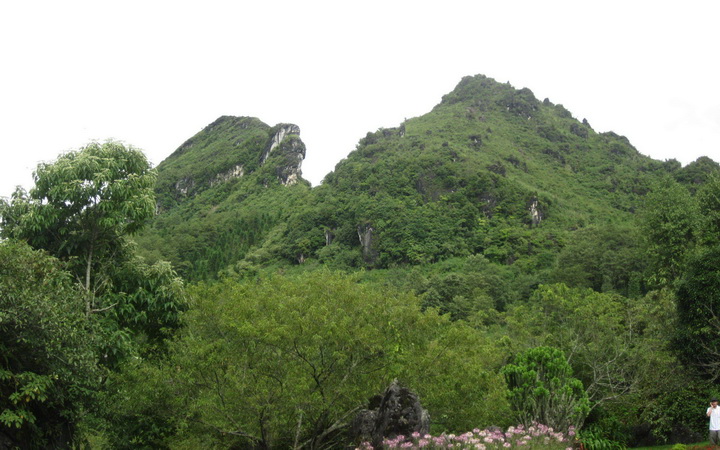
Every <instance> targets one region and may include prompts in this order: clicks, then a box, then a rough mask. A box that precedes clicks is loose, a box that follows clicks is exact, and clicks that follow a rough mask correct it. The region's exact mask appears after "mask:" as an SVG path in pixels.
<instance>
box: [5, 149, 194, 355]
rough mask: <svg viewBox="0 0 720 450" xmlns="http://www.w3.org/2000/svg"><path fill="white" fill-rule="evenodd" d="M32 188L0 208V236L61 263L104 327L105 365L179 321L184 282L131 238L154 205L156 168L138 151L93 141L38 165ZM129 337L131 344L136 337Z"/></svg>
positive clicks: (155, 338) (89, 312)
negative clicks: (145, 257) (141, 254)
mask: <svg viewBox="0 0 720 450" xmlns="http://www.w3.org/2000/svg"><path fill="white" fill-rule="evenodd" d="M34 178H35V187H34V188H32V189H31V190H30V192H29V193H26V192H24V191H22V190H18V191H17V192H16V193H15V194H14V195H13V197H12V199H11V200H10V201H9V202H5V203H4V204H3V205H1V207H0V216H1V217H2V222H3V228H2V230H1V231H2V236H5V237H11V238H14V239H20V240H25V241H27V242H28V243H29V244H30V245H31V246H33V247H34V248H38V249H44V250H47V251H48V252H49V253H51V254H52V255H54V256H56V257H57V258H59V259H61V260H63V261H65V262H66V263H67V267H68V269H69V270H70V271H71V273H73V275H74V276H75V279H76V280H77V282H78V284H79V286H81V287H82V292H83V297H84V300H85V314H86V316H87V317H88V318H90V317H91V316H96V317H95V318H94V319H93V320H94V321H96V322H99V323H101V324H102V327H101V330H102V333H103V335H104V339H103V341H104V342H105V345H106V346H107V351H106V352H105V354H106V355H107V356H106V358H105V359H104V363H105V364H110V365H112V364H114V361H116V360H117V359H118V358H121V357H124V356H123V355H125V356H126V355H127V354H128V353H131V352H133V351H135V350H134V348H135V347H136V346H137V344H138V343H140V344H141V345H142V344H144V343H147V342H148V340H149V341H150V343H152V344H153V345H156V344H159V343H160V342H161V341H162V339H164V337H166V336H165V334H164V333H163V330H167V329H172V328H174V327H177V326H178V325H179V319H178V314H179V312H180V311H181V310H182V309H184V307H185V298H184V296H183V292H182V283H181V282H180V280H179V279H178V278H177V276H176V275H175V273H174V271H172V269H171V268H170V267H169V266H168V265H167V264H163V263H156V264H155V265H152V266H149V265H147V264H145V263H144V262H143V261H141V260H140V259H138V258H137V257H136V256H135V254H136V252H135V248H134V247H133V246H132V245H130V244H129V241H128V236H129V235H130V234H132V233H134V232H136V231H137V230H139V229H140V228H141V227H142V226H143V225H144V224H145V223H146V222H147V221H148V219H150V218H151V217H152V216H153V214H154V210H155V200H154V193H153V183H154V181H155V172H154V171H153V170H152V169H151V168H150V165H149V163H148V161H147V159H146V158H145V155H144V154H143V153H142V152H141V151H140V150H138V149H135V148H132V147H125V146H124V145H123V144H121V143H118V142H112V141H110V142H106V143H103V144H99V143H92V144H89V145H88V146H86V147H84V148H82V149H80V150H77V151H72V152H69V153H66V154H63V155H61V156H60V157H59V158H58V159H57V160H56V161H55V162H52V163H43V164H40V165H39V166H38V168H37V170H36V171H35V174H34ZM99 313H102V314H99ZM133 340H134V341H135V342H133Z"/></svg>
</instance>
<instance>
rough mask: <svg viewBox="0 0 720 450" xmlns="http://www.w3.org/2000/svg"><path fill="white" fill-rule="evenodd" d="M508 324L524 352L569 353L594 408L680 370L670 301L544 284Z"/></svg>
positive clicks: (513, 312)
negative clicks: (670, 344)
mask: <svg viewBox="0 0 720 450" xmlns="http://www.w3.org/2000/svg"><path fill="white" fill-rule="evenodd" d="M506 320H507V330H508V333H509V336H510V337H511V338H512V339H513V341H514V342H516V343H518V344H519V345H520V348H525V347H526V346H552V347H555V348H558V349H560V350H562V351H563V352H564V353H565V355H566V357H567V360H568V362H569V363H570V365H571V366H572V368H573V371H574V373H575V376H576V377H577V378H579V379H580V380H581V381H582V382H583V384H584V386H585V389H586V391H587V393H588V397H589V399H590V401H591V402H592V403H591V407H592V408H593V409H595V408H597V407H598V406H602V405H604V404H606V403H612V402H617V401H622V400H623V399H626V398H629V397H628V396H629V395H631V394H634V393H637V392H638V391H639V390H640V389H641V388H642V387H643V386H648V385H650V384H658V380H657V377H654V376H653V375H654V374H657V373H658V371H660V372H661V373H666V374H669V373H670V372H672V371H673V370H674V369H673V367H674V366H677V364H676V361H675V359H674V358H672V357H671V355H670V354H669V349H668V348H666V344H665V343H666V342H667V341H668V340H669V337H670V333H669V330H670V329H672V327H671V325H670V324H672V323H673V320H674V311H673V305H672V302H671V301H670V300H669V299H668V298H667V297H666V296H659V295H650V294H649V295H648V296H646V297H642V298H638V299H633V300H629V299H627V298H625V297H622V296H620V295H617V294H611V293H599V292H595V291H593V290H591V289H581V288H568V287H567V286H565V285H563V284H555V285H542V286H540V287H539V288H538V289H537V290H536V291H535V293H534V294H533V296H532V298H531V300H530V301H529V302H527V303H525V304H518V305H514V306H513V307H512V308H510V309H509V311H508V313H507V319H506ZM656 321H658V322H657V323H656ZM659 324H662V325H659Z"/></svg>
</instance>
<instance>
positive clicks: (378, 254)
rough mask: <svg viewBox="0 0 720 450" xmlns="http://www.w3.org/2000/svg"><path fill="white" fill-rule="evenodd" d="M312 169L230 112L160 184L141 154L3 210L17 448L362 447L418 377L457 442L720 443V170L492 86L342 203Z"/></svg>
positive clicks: (340, 173) (413, 126) (99, 149)
mask: <svg viewBox="0 0 720 450" xmlns="http://www.w3.org/2000/svg"><path fill="white" fill-rule="evenodd" d="M307 151H310V152H311V151H312V149H311V148H310V149H307ZM305 153H306V148H305V144H304V143H303V142H302V140H301V138H300V128H299V127H298V126H297V125H293V124H277V125H275V126H270V125H267V124H265V123H263V122H262V121H261V120H259V119H257V118H251V117H228V116H223V117H220V118H219V119H217V120H216V121H215V122H213V123H211V124H210V125H208V126H207V127H206V128H205V129H203V130H202V131H201V132H200V133H198V134H197V135H195V136H193V137H191V138H190V139H189V140H188V141H186V142H185V143H184V144H183V145H182V146H180V148H178V149H177V150H176V151H175V152H174V153H172V155H171V156H169V157H168V158H167V159H166V160H165V161H163V162H162V163H161V164H159V165H158V167H157V168H156V169H152V168H151V167H150V165H149V164H148V162H147V160H146V159H145V157H144V155H143V154H142V152H141V151H139V150H137V149H135V148H132V147H126V146H124V145H123V144H120V143H117V142H107V143H104V144H99V143H92V144H90V145H88V146H86V147H84V148H82V149H79V150H77V151H74V152H70V153H67V154H65V155H61V156H60V157H59V158H58V160H57V161H55V162H53V163H45V164H42V165H40V166H39V167H38V170H37V171H36V173H35V187H34V188H33V189H31V190H30V191H29V192H25V191H23V190H19V191H17V192H16V193H15V194H14V196H13V197H12V198H10V199H7V200H4V201H3V202H2V204H0V219H1V222H0V223H1V225H2V228H1V229H0V235H1V236H2V238H3V240H2V241H0V256H2V257H1V258H0V275H1V276H0V353H1V354H2V355H3V358H2V359H0V448H5V447H8V448H13V447H18V448H44V447H48V448H69V447H71V446H76V447H77V446H88V447H90V448H253V449H275V448H277V449H285V448H294V449H299V448H308V449H335V448H346V447H350V448H354V447H355V446H360V445H361V444H362V442H363V441H366V440H369V438H368V436H367V435H366V434H365V435H364V434H363V433H362V432H359V431H358V428H362V427H358V423H359V421H361V419H362V418H365V419H363V420H366V422H365V423H369V422H367V420H368V419H367V417H374V416H372V414H374V413H372V412H371V409H372V408H373V407H374V406H373V405H375V406H377V404H378V402H379V401H378V399H377V396H378V395H379V394H382V393H383V390H384V389H385V388H386V387H387V386H388V385H390V384H391V382H393V380H397V382H399V383H400V384H402V385H403V386H407V387H408V388H409V389H411V390H412V391H413V392H414V393H416V394H417V396H418V398H419V400H420V402H421V403H422V406H423V407H424V408H426V411H425V413H426V414H425V416H424V417H425V418H426V419H428V421H429V424H430V429H429V431H430V433H432V434H434V435H437V434H440V433H447V434H451V433H452V434H455V435H458V436H460V435H461V433H464V432H468V431H469V430H472V429H474V428H478V429H483V428H486V427H508V426H518V425H522V426H523V427H524V428H519V429H524V430H525V429H528V428H529V427H530V426H532V424H533V423H534V422H536V421H540V422H542V423H543V424H544V425H547V426H550V427H553V428H554V429H555V430H556V431H560V432H563V433H567V434H563V435H561V436H560V437H557V439H558V440H560V439H562V442H554V443H550V444H548V443H547V442H543V443H540V444H539V445H540V446H548V448H566V447H569V446H572V445H574V444H578V443H579V442H582V443H583V445H584V446H585V448H588V449H595V448H598V449H599V448H622V447H624V446H639V445H654V444H660V443H675V442H686V443H689V442H699V441H702V440H703V439H704V433H705V430H706V429H707V423H706V422H705V418H704V416H703V415H702V412H703V411H704V410H703V409H702V408H703V407H705V406H706V404H707V402H708V400H709V398H710V397H712V396H720V389H718V387H717V369H718V362H717V361H718V360H719V359H718V357H719V356H720V317H719V316H718V314H717V311H718V310H719V309H720V299H718V298H717V295H716V293H717V292H718V290H720V213H718V211H720V178H719V177H718V172H719V170H720V167H719V166H718V164H717V163H716V162H714V161H712V160H711V159H709V158H700V159H698V160H697V161H695V162H694V163H691V164H689V165H687V166H685V167H682V166H681V165H680V163H678V162H677V161H675V160H670V161H656V160H653V159H651V158H649V157H646V156H643V155H642V154H640V153H639V152H638V151H637V150H636V149H635V148H634V147H633V146H632V144H631V143H630V142H629V141H628V139H626V138H625V137H622V136H618V135H617V134H615V133H612V132H604V133H598V132H596V131H595V130H593V128H592V127H591V125H590V124H589V123H588V122H587V121H586V120H578V119H577V118H574V117H573V116H572V113H571V112H569V111H567V110H566V109H565V108H564V107H563V106H562V105H559V104H554V103H553V102H551V101H550V100H548V99H545V100H542V101H541V100H539V99H537V98H535V96H534V95H533V93H532V92H531V91H530V90H529V89H527V88H525V89H516V88H514V87H513V86H510V85H509V84H503V83H498V82H496V81H494V80H492V79H490V78H487V77H484V76H482V75H477V76H473V77H465V78H463V79H462V80H461V81H460V83H459V84H458V86H457V87H456V88H455V89H454V90H453V91H452V92H451V93H449V94H447V95H446V96H444V97H443V98H442V100H441V102H440V103H439V104H438V105H437V106H436V107H435V108H433V110H432V111H430V112H428V113H427V114H425V115H423V116H420V117H415V118H410V119H406V120H405V121H403V123H401V124H399V125H398V126H396V127H389V128H383V129H380V130H376V131H371V132H369V133H367V135H366V136H364V137H362V138H361V139H359V142H358V144H357V147H356V148H355V149H354V150H353V151H352V152H351V153H350V154H349V155H348V157H347V158H345V159H344V160H342V161H341V162H340V163H338V164H337V166H336V167H335V170H334V171H333V172H331V173H329V174H328V175H327V176H326V177H325V179H324V181H323V182H322V184H321V185H319V186H315V187H311V186H310V184H309V183H308V182H307V181H305V180H303V178H302V173H301V164H302V160H303V158H304V157H305ZM403 420H404V419H403ZM373 421H374V422H373ZM370 422H372V423H374V424H375V425H378V424H379V423H380V422H381V419H379V418H378V419H377V420H376V419H372V420H370ZM545 430H547V429H546V428H545ZM415 431H417V430H415ZM424 431H426V430H424ZM478 433H479V430H478V431H477V432H476V433H475V434H473V433H470V434H471V435H473V436H480V434H478ZM513 433H516V432H515V431H513V432H512V433H509V434H507V435H503V439H505V438H506V437H507V439H508V440H509V439H510V437H509V436H510V435H512V434H513ZM576 433H577V434H576ZM397 434H398V433H394V432H388V433H387V434H385V435H384V436H385V437H388V438H394V437H396V435H397ZM419 436H421V435H418V436H417V437H416V438H415V439H419ZM486 436H487V435H486ZM493 436H495V435H493ZM568 436H569V438H568ZM468 439H469V438H468ZM567 439H570V441H568V440H567ZM491 441H492V439H491ZM483 442H485V443H487V444H488V446H490V445H491V443H490V442H489V441H487V440H485V441H483ZM498 442H500V441H498ZM362 445H366V446H365V447H364V448H367V445H370V444H362ZM386 445H388V446H389V445H390V444H386ZM398 445H400V443H398ZM418 445H419V444H418ZM463 445H464V444H463ZM469 445H470V443H467V447H462V448H470V447H469ZM497 445H498V446H499V445H502V444H497ZM508 445H509V444H508ZM553 445H556V447H553ZM442 448H444V447H442Z"/></svg>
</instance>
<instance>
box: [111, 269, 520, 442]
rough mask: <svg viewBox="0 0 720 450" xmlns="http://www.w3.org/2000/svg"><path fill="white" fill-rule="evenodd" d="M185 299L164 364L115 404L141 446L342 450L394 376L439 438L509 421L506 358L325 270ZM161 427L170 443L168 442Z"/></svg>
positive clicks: (150, 366) (145, 367) (439, 320)
mask: <svg viewBox="0 0 720 450" xmlns="http://www.w3.org/2000/svg"><path fill="white" fill-rule="evenodd" d="M191 294H192V295H193V297H194V299H195V304H194V307H193V308H192V309H191V310H190V311H189V312H188V313H187V319H188V323H187V326H186V327H185V328H183V330H182V331H181V338H180V339H179V340H178V341H176V342H174V343H173V344H172V345H171V348H170V358H169V359H168V360H167V362H166V363H163V362H160V363H153V362H148V363H146V364H140V365H138V366H135V367H130V368H129V370H130V372H129V375H128V379H134V380H138V381H139V382H138V383H137V384H131V385H129V386H128V385H125V384H124V383H123V384H122V385H120V386H119V387H118V393H117V395H118V396H120V397H121V398H118V401H117V402H113V403H115V404H117V405H120V406H121V407H122V408H120V409H117V410H116V413H115V418H114V420H116V423H117V425H116V426H115V427H117V426H119V427H122V426H125V427H130V428H132V429H137V430H140V429H144V430H145V431H143V432H142V433H141V434H142V435H143V436H146V443H148V442H153V445H158V444H157V443H158V442H165V444H166V445H170V444H171V445H174V446H193V445H197V444H198V443H200V442H203V443H204V445H205V446H208V445H218V446H223V447H226V446H242V447H250V446H254V447H257V448H299V447H302V448H337V447H338V446H340V445H343V444H345V443H347V436H346V435H345V432H346V431H347V428H348V424H349V423H350V421H351V420H352V418H353V417H354V415H355V413H356V412H357V411H358V410H359V409H360V408H363V407H365V406H366V402H367V400H368V399H369V398H370V397H372V396H373V395H375V394H377V393H380V392H382V390H383V389H384V388H385V387H386V386H387V385H388V384H389V383H390V381H391V380H392V379H393V378H398V379H400V380H403V382H404V383H405V384H407V385H409V386H410V387H411V389H413V390H415V391H416V392H418V394H419V395H420V397H421V399H423V405H424V406H425V407H426V408H428V409H430V414H431V415H432V416H433V417H437V418H438V424H441V426H444V427H448V428H455V427H456V426H465V425H467V424H469V423H470V422H474V425H473V426H480V425H483V424H486V425H490V424H493V423H498V422H499V421H501V420H502V418H503V417H504V414H503V413H504V412H506V411H507V407H506V406H505V409H503V405H506V401H505V400H504V398H503V396H504V383H503V382H502V378H501V377H500V376H499V375H498V374H497V373H495V372H494V370H495V369H496V368H499V366H500V355H499V354H497V353H496V352H495V351H494V350H493V347H492V346H491V345H490V344H489V342H487V341H485V340H484V339H483V338H482V337H481V335H480V334H479V332H478V331H477V330H474V329H472V328H470V327H467V326H460V325H457V324H454V323H453V322H451V321H450V320H449V318H448V317H443V316H438V315H437V314H436V313H435V312H432V311H429V312H425V313H423V312H421V311H420V306H419V302H418V300H417V298H415V297H414V296H412V295H410V294H403V293H398V292H394V291H392V290H388V289H381V288H378V287H372V286H368V285H364V284H358V283H357V281H356V278H354V277H348V276H342V275H338V274H335V273H331V272H327V271H316V272H310V273H305V274H302V275H300V276H292V277H290V276H285V277H280V276H273V277H270V278H260V279H255V280H249V281H247V282H244V283H238V282H235V281H230V280H224V281H222V282H219V283H213V284H201V285H199V286H197V287H195V288H193V289H191ZM148 371H149V372H148ZM133 373H135V374H144V375H142V376H138V375H133ZM143 380H144V381H143ZM450 380H452V382H453V386H454V387H455V388H454V389H453V390H451V391H448V389H446V388H445V387H444V386H443V384H444V383H445V382H449V381H450ZM155 384H158V385H157V386H156V387H153V386H154V385H155ZM151 392H167V393H168V395H167V396H163V397H164V398H165V397H167V398H166V400H163V401H162V402H163V403H164V404H165V405H166V406H165V407H164V408H163V410H162V411H157V412H153V408H151V407H148V404H147V403H148V402H147V400H146V399H147V398H148V395H142V394H143V393H145V394H148V393H151ZM149 395H150V397H151V398H155V397H156V396H155V394H149ZM488 404H494V405H497V408H490V409H489V408H488V406H487V405H488ZM238 405H242V407H238ZM167 411H171V412H172V413H171V414H170V415H167ZM138 412H143V414H138ZM120 417H123V418H124V419H123V420H118V418H120ZM143 423H145V424H154V425H153V426H156V427H157V428H156V429H157V433H156V434H153V433H151V432H150V431H149V430H148V428H142V424H143ZM123 424H124V425H123ZM163 424H164V425H163ZM166 426H169V427H170V428H175V430H176V431H175V436H173V437H169V438H168V437H163V434H164V433H167V430H168V428H166ZM115 427H114V429H116V430H117V429H118V428H115ZM114 433H115V434H116V435H121V434H120V433H119V432H114ZM147 445H149V444H147Z"/></svg>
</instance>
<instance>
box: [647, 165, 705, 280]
mask: <svg viewBox="0 0 720 450" xmlns="http://www.w3.org/2000/svg"><path fill="white" fill-rule="evenodd" d="M639 219H640V224H641V230H642V235H643V237H644V239H645V245H646V249H647V250H646V252H647V254H648V258H649V263H650V264H649V265H650V267H649V268H650V277H649V279H650V281H651V283H652V284H654V285H655V286H658V287H667V286H671V285H672V283H673V282H674V281H675V280H676V279H677V278H678V277H679V276H680V272H681V271H682V265H683V264H684V259H685V257H686V255H687V254H688V252H689V251H690V250H691V249H692V248H693V246H694V244H695V241H696V233H697V230H698V206H697V202H696V200H695V198H694V197H692V196H691V195H690V192H688V190H687V189H686V188H685V187H683V186H681V185H680V184H678V183H676V182H674V181H673V180H670V179H665V180H664V182H663V183H662V184H658V185H657V186H656V187H655V189H653V191H652V192H650V193H649V194H648V195H647V197H646V200H645V204H644V206H643V210H642V214H641V215H640V216H639Z"/></svg>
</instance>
